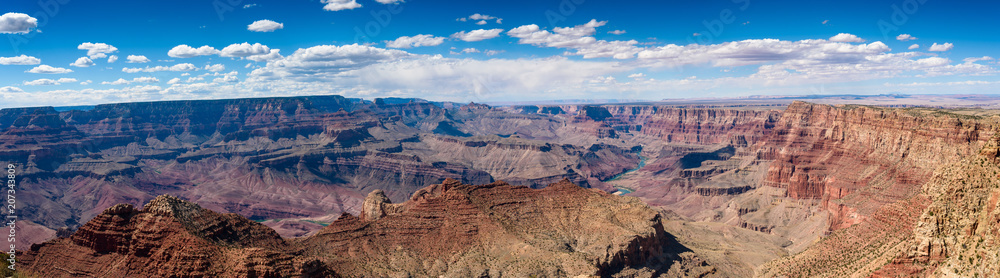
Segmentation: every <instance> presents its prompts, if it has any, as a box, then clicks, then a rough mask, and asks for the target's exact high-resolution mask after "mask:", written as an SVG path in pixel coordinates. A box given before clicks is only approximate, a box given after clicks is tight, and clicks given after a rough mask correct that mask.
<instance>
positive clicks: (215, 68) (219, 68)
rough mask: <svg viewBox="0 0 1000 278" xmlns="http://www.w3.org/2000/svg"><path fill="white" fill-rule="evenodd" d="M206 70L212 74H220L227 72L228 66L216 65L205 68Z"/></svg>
mask: <svg viewBox="0 0 1000 278" xmlns="http://www.w3.org/2000/svg"><path fill="white" fill-rule="evenodd" d="M205 70H207V71H211V72H220V71H224V70H226V66H225V65H223V64H214V65H207V66H205Z"/></svg>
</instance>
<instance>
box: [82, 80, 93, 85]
mask: <svg viewBox="0 0 1000 278" xmlns="http://www.w3.org/2000/svg"><path fill="white" fill-rule="evenodd" d="M90 83H94V81H91V80H87V81H83V82H80V85H90Z"/></svg>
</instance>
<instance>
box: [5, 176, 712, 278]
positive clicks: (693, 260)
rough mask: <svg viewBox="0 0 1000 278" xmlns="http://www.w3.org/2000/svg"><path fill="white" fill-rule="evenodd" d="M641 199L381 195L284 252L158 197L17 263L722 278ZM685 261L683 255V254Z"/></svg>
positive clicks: (100, 271)
mask: <svg viewBox="0 0 1000 278" xmlns="http://www.w3.org/2000/svg"><path fill="white" fill-rule="evenodd" d="M686 251H688V250H687V249H686V248H684V247H683V246H681V245H680V244H678V243H677V242H676V241H674V240H673V238H672V237H671V236H670V235H669V234H667V233H666V232H665V231H664V229H663V223H661V219H660V214H658V213H656V212H655V211H653V210H652V209H650V208H649V207H647V206H646V205H645V204H643V203H642V202H641V201H639V200H637V199H634V198H627V197H618V196H612V195H609V194H607V193H604V192H602V191H598V190H593V189H585V188H581V187H579V186H576V185H574V184H572V183H570V182H569V181H565V180H564V181H562V182H559V183H555V184H552V185H549V186H547V187H545V188H544V189H531V188H528V187H524V186H512V185H509V184H506V183H504V182H496V183H491V184H486V185H466V184H462V183H460V182H458V181H456V180H450V179H449V180H446V181H445V182H444V183H442V184H437V185H432V186H430V187H427V188H424V189H421V190H419V191H417V192H416V193H415V194H413V196H412V197H411V198H410V199H409V200H407V201H405V202H403V203H401V204H398V205H394V204H390V203H388V198H387V197H386V196H385V195H384V193H383V192H381V191H373V192H372V193H371V194H369V196H368V198H366V200H365V210H364V214H363V215H362V217H357V216H354V215H350V214H344V215H343V216H341V217H340V219H338V220H337V221H335V222H334V223H332V224H330V225H329V226H327V227H325V228H323V229H322V230H320V231H319V233H317V234H315V235H312V236H310V237H306V238H302V239H299V240H294V241H291V242H288V241H285V240H284V239H282V238H281V237H280V236H278V235H277V233H275V232H274V231H273V230H271V229H270V228H267V227H265V226H263V225H261V224H258V223H255V222H253V221H249V220H247V219H245V218H243V217H241V216H238V215H235V214H219V213H215V212H212V211H210V210H207V209H204V208H201V207H200V206H198V205H195V204H193V203H190V202H186V201H182V200H179V199H177V198H174V197H170V196H165V195H164V196H160V197H157V198H156V199H154V200H152V201H151V202H149V203H148V204H146V205H145V206H144V207H143V208H142V209H135V208H134V207H132V206H131V205H128V204H119V205H115V206H112V207H110V208H108V209H106V210H105V211H104V212H102V213H101V214H100V215H98V216H97V217H95V218H94V219H92V220H91V221H89V222H88V223H87V224H86V225H84V226H83V227H81V228H80V229H79V230H78V231H77V232H76V233H74V234H73V235H72V236H71V237H69V238H59V239H55V240H52V241H48V242H46V243H43V244H36V245H34V246H32V248H31V250H30V251H28V252H26V253H25V254H22V255H20V256H19V257H20V258H21V263H22V264H23V268H25V269H26V270H27V273H30V274H35V275H41V276H44V277H75V276H80V275H83V276H101V277H110V276H119V277H130V276H143V277H168V276H169V277H202V276H219V277H223V276H224V277H288V276H301V277H323V276H335V275H344V276H368V277H371V276H395V275H403V276H438V275H444V276H447V277H471V276H477V277H479V276H488V277H500V276H528V275H539V276H576V275H598V276H610V275H629V276H632V275H640V276H651V275H659V274H665V275H668V274H670V273H673V274H685V273H686V274H689V275H696V276H697V275H706V274H712V273H713V272H714V270H713V268H711V267H710V266H707V265H706V264H705V262H704V261H702V260H700V259H698V258H697V256H696V255H693V254H691V253H684V252H686ZM682 253H683V254H682Z"/></svg>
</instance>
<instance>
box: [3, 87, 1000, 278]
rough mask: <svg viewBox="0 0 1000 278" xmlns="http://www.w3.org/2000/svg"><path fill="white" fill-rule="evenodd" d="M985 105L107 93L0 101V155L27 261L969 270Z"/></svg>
mask: <svg viewBox="0 0 1000 278" xmlns="http://www.w3.org/2000/svg"><path fill="white" fill-rule="evenodd" d="M817 102H822V101H817ZM998 114H1000V113H996V111H995V110H982V109H972V108H969V109H941V108H927V107H902V108H887V107H879V106H866V105H829V104H817V103H809V102H802V101H794V100H787V99H774V100H753V101H745V102H739V101H728V102H721V101H719V102H716V101H709V102H703V103H683V102H676V103H671V102H663V103H636V104H606V105H566V104H561V105H514V106H503V107H493V106H488V105H483V104H475V103H469V104H458V103H450V102H432V101H426V100H420V99H396V98H387V99H376V100H374V101H366V100H361V99H349V98H343V97H339V96H311V97H290V98H263V99H234V100H211V101H173V102H150V103H122V104H105V105H98V106H95V107H91V108H87V109H63V108H58V109H57V108H52V107H40V108H16V109H3V110H0V128H2V129H0V158H2V159H0V160H2V161H5V162H7V163H12V164H16V165H19V166H20V167H19V169H21V172H20V175H21V176H22V181H21V184H22V187H23V188H24V189H23V190H22V191H19V193H18V194H19V196H23V197H19V198H22V199H21V200H19V202H24V203H25V204H30V208H28V209H25V210H23V211H22V212H23V213H24V215H22V216H21V217H22V219H27V220H25V221H21V222H23V225H21V226H19V227H21V229H22V230H23V229H28V230H30V231H32V232H29V233H32V234H37V235H39V236H37V237H34V238H28V239H27V240H28V241H26V242H19V245H18V246H19V248H23V249H26V250H22V253H23V255H19V257H20V258H22V260H23V262H24V263H25V265H24V266H25V267H26V268H27V269H28V272H29V273H35V274H37V275H41V276H44V277H60V276H71V275H98V276H106V275H126V276H127V275H128V274H133V275H143V276H169V275H180V276H185V275H187V276H192V277H199V276H217V275H223V276H262V277H287V276H300V277H323V276H335V275H341V276H346V277H353V276H366V275H371V276H385V277H395V276H402V277H405V276H417V277H424V276H428V277H429V276H440V275H443V276H448V277H469V276H477V277H479V276H485V277H500V276H504V275H507V276H510V275H513V276H527V275H536V276H540V277H563V276H578V275H583V276H584V277H587V276H614V277H659V276H665V277H677V276H694V277H749V276H760V277H778V276H781V277H793V276H794V277H799V276H808V277H812V276H822V277H844V276H875V277H896V276H901V275H902V276H956V275H957V276H974V275H978V276H979V277H990V276H991V275H995V274H996V273H997V272H996V270H997V269H998V267H1000V253H997V252H996V250H998V248H997V247H998V244H1000V243H998V241H997V240H998V239H1000V208H998V205H997V204H998V201H997V200H998V199H1000V183H998V182H997V180H998V179H1000V175H998V173H1000V165H998V157H1000V151H998V149H1000V147H998V146H1000V137H998V136H1000V135H998V134H997V127H998V124H1000V116H998ZM157 196H159V197H157ZM140 207H141V209H139V208H140ZM185 248H194V249H193V250H195V249H196V250H199V251H198V252H195V253H197V255H195V254H194V253H190V252H183V251H181V250H186V249H185ZM61 250H71V252H68V253H67V252H64V251H61ZM503 254H509V255H503ZM110 262H117V263H118V266H116V267H110V266H108V263H110ZM222 262H225V263H222ZM990 271H992V272H990Z"/></svg>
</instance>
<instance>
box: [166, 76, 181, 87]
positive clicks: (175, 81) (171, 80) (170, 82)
mask: <svg viewBox="0 0 1000 278" xmlns="http://www.w3.org/2000/svg"><path fill="white" fill-rule="evenodd" d="M180 82H181V79H180V78H177V77H174V78H173V79H170V80H168V81H167V84H171V85H173V84H177V83H180Z"/></svg>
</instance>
